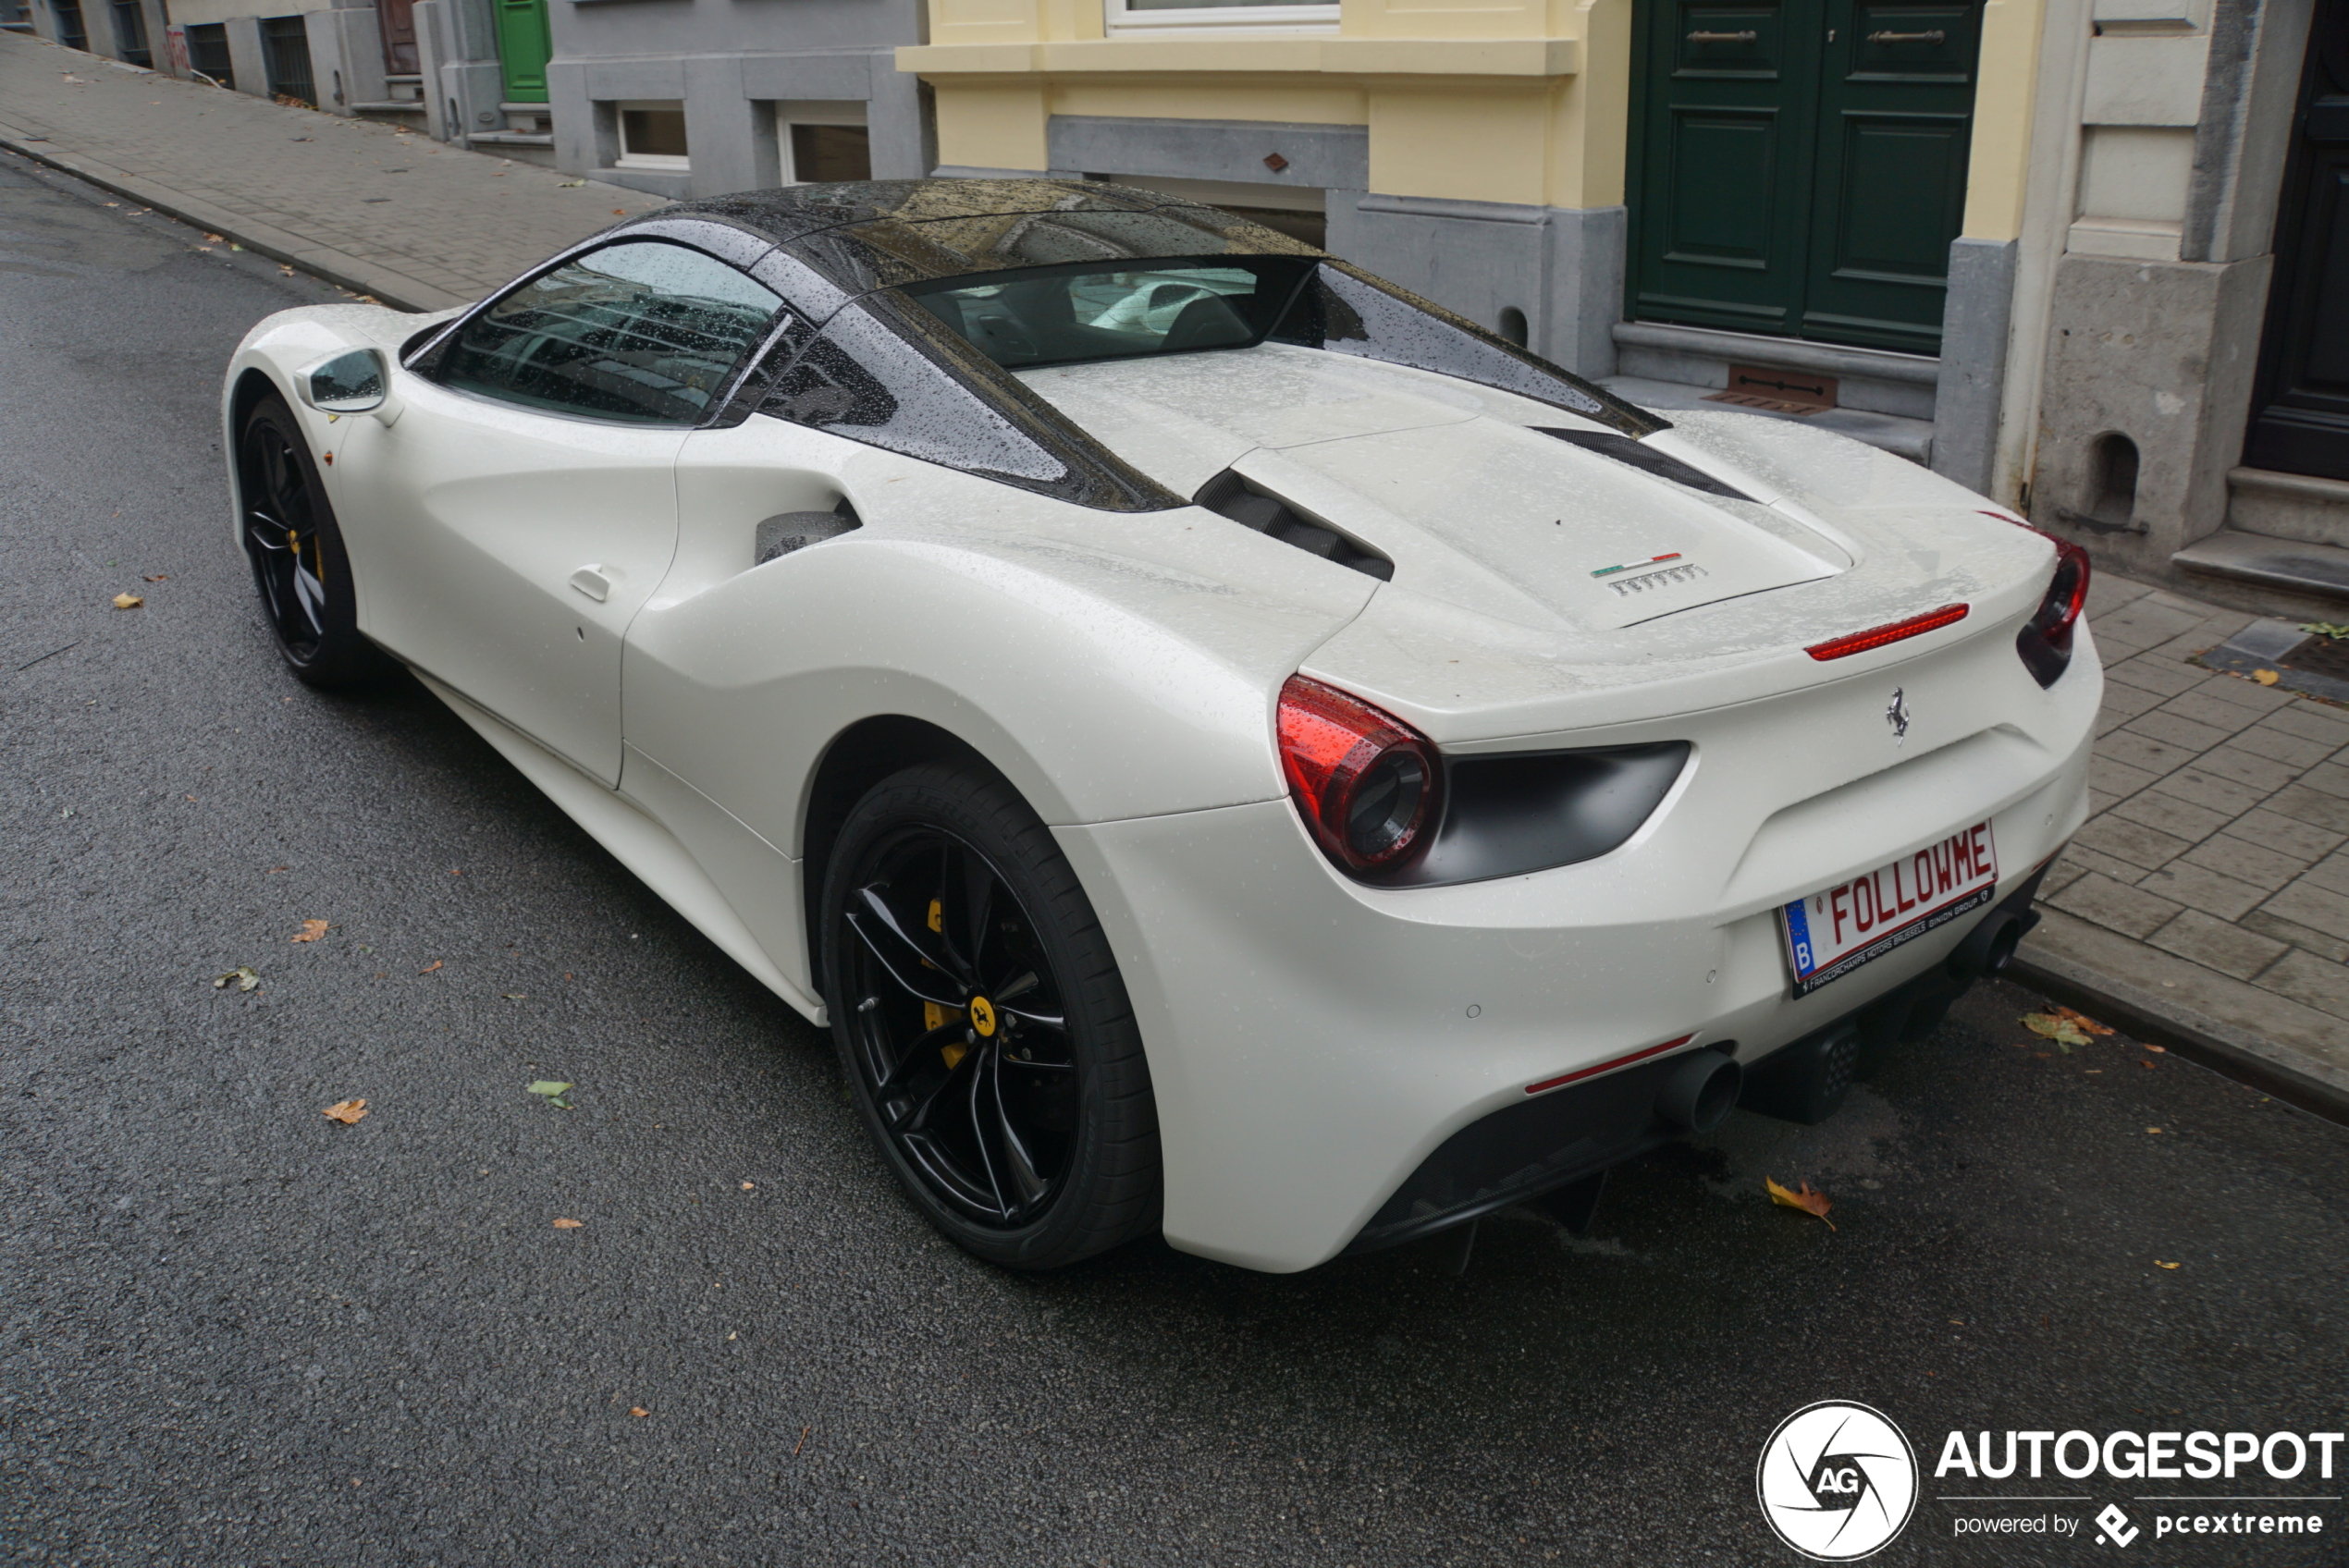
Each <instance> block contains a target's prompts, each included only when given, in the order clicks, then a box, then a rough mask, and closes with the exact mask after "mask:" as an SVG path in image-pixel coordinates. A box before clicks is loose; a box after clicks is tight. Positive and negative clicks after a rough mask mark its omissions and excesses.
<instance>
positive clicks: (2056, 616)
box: [1986, 512, 2088, 686]
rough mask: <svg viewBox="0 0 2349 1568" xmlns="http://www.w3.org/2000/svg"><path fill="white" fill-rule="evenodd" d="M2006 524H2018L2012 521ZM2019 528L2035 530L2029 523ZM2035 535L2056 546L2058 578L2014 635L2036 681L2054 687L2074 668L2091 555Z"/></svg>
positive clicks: (2046, 535)
mask: <svg viewBox="0 0 2349 1568" xmlns="http://www.w3.org/2000/svg"><path fill="white" fill-rule="evenodd" d="M1986 515H1987V516H1990V517H1998V515H1999V514H1998V513H1997V512H1990V513H1987V514H1986ZM2002 521H2007V522H2014V519H2012V518H2005V519H2003V520H2002ZM2015 526H2016V527H2018V528H2031V525H2030V524H2029V523H2027V522H2023V523H2016V524H2015ZM2031 532H2032V533H2038V534H2039V537H2040V538H2042V539H2045V540H2046V541H2047V542H2048V544H2050V545H2054V546H2055V548H2056V564H2055V576H2054V577H2052V578H2050V579H2049V580H2048V593H2047V596H2046V597H2045V598H2043V599H2041V600H2040V601H2039V607H2038V609H2037V610H2035V612H2033V614H2032V617H2031V619H2030V620H2029V621H2027V622H2025V623H2024V625H2023V630H2022V631H2018V632H2016V633H2015V634H2014V651H2015V653H2016V655H2018V656H2020V657H2021V658H2022V660H2023V668H2025V669H2027V670H2029V671H2030V672H2031V679H2032V680H2036V681H2037V682H2038V683H2039V684H2040V685H2042V686H2052V685H2054V684H2055V683H2056V681H2057V680H2058V679H2059V678H2060V676H2061V675H2062V674H2063V672H2064V671H2065V670H2066V669H2068V668H2071V666H2072V632H2073V631H2075V630H2076V629H2077V628H2078V627H2079V625H2080V616H2081V613H2082V612H2083V611H2085V609H2086V608H2087V607H2088V552H2087V551H2085V550H2084V549H2082V548H2081V547H2080V546H2079V545H2074V544H2072V543H2070V542H2068V541H2066V540H2062V539H2059V538H2057V537H2056V536H2055V535H2054V534H2052V533H2040V532H2039V530H2037V529H2035V528H2031Z"/></svg>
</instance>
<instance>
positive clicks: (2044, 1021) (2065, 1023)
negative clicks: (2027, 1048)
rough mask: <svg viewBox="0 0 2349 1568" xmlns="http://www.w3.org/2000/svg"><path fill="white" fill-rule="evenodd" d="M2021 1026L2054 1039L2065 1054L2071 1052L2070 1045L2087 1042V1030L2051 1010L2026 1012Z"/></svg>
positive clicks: (2067, 1054) (2083, 1044)
mask: <svg viewBox="0 0 2349 1568" xmlns="http://www.w3.org/2000/svg"><path fill="white" fill-rule="evenodd" d="M2023 1027H2024V1028H2025V1029H2028V1030H2030V1031H2031V1032H2032V1033H2033V1034H2034V1035H2040V1036H2042V1037H2044V1038H2046V1039H2049V1040H2052V1041H2054V1042H2055V1043H2056V1045H2057V1046H2058V1047H2060V1048H2061V1049H2062V1051H2063V1053H2064V1054H2065V1055H2066V1056H2069V1055H2071V1054H2072V1047H2074V1046H2085V1045H2086V1044H2088V1043H2089V1041H2088V1035H2087V1032H2086V1031H2085V1030H2084V1029H2082V1028H2081V1027H2080V1025H2078V1024H2077V1023H2073V1022H2072V1020H2070V1019H2069V1018H2061V1017H2058V1016H2057V1015H2056V1014H2055V1013H2052V1012H2026V1013H2024V1014H2023Z"/></svg>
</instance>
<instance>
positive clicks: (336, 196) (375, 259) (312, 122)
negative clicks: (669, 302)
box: [0, 33, 665, 311]
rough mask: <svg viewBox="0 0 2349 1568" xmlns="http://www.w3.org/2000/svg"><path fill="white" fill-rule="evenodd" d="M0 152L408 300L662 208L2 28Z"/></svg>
mask: <svg viewBox="0 0 2349 1568" xmlns="http://www.w3.org/2000/svg"><path fill="white" fill-rule="evenodd" d="M0 146H6V147H7V148H8V149H9V150H11V151H13V152H17V153H24V154H26V155H27V156H30V157H33V158H38V159H39V160H41V161H42V162H43V163H47V164H50V165H55V166H56V167H58V168H62V169H64V170H66V171H67V172H68V173H70V174H75V175H79V176H80V177H81V178H84V179H87V180H90V181H91V182H92V183H93V184H97V185H102V186H104V187H105V188H106V189H107V190H113V191H116V192H117V193H118V194H121V195H124V196H128V197H129V198H130V199H132V200H134V201H137V202H141V203H143V204H145V205H148V206H152V207H154V208H155V209H156V210H157V211H159V212H165V213H168V214H171V215H172V216H174V217H178V218H184V219H186V220H187V221H189V222H191V223H194V224H200V225H202V226H203V227H205V228H207V229H209V230H211V231H212V232H214V233H216V234H222V235H225V236H227V237H228V239H234V240H237V241H239V242H240V243H241V244H243V245H244V246H245V248H246V249H248V250H252V251H260V252H262V253H263V254H264V255H269V256H274V257H276V258H277V260H279V261H282V262H288V263H292V264H293V265H295V266H298V267H301V269H302V270H303V271H305V272H310V273H314V274H316V275H317V276H321V277H324V278H326V279H327V280H328V281H330V282H333V283H338V284H340V285H342V286H343V287H344V288H351V289H353V290H356V291H357V292H359V293H363V294H372V295H374V296H375V298H376V299H378V300H382V301H383V302H384V303H386V304H387V305H397V306H400V307H402V308H404V309H408V310H419V311H435V310H442V309H445V308H447V307H448V306H450V305H459V304H465V303H468V302H470V301H472V300H477V299H479V298H480V297H481V296H482V295H484V294H486V293H487V292H488V291H489V290H491V289H493V288H497V287H498V286H499V285H500V284H503V283H506V282H508V281H510V279H511V278H512V277H514V276H515V275H516V274H518V273H520V272H522V271H523V269H524V268H525V267H528V266H529V265H531V264H532V263H535V262H538V261H541V260H543V259H544V258H545V257H546V256H547V254H548V253H549V252H550V251H556V250H560V248H561V247H563V246H565V245H567V244H570V243H571V242H572V240H574V239H581V238H583V237H584V236H585V235H589V234H593V233H594V232H595V231H596V230H597V229H599V228H601V227H604V226H605V225H606V224H609V223H611V222H613V221H615V220H616V219H617V218H618V217H619V216H620V215H621V214H622V213H625V214H629V215H631V216H633V215H634V214H638V213H642V212H649V211H651V210H653V209H654V208H657V207H659V206H662V205H664V204H665V203H664V202H662V200H661V199H660V198H659V197H657V196H649V195H646V193H645V192H643V191H640V190H622V189H621V188H620V187H618V186H613V185H604V184H599V183H596V182H595V181H588V182H585V183H577V182H571V181H570V177H568V176H566V175H562V174H559V173H557V172H556V171H555V170H553V169H548V168H541V167H538V166H536V165H531V164H517V163H510V162H508V161H507V160H505V159H502V158H493V157H486V156H484V155H483V154H481V153H468V152H464V151H462V150H461V149H458V148H453V147H449V146H444V145H443V144H441V143H439V142H437V141H431V140H429V139H427V138H425V137H423V136H418V135H414V134H412V133H410V132H408V131H404V130H401V129H398V128H397V127H393V126H385V125H376V124H374V123H372V122H370V121H365V120H351V119H345V118H343V117H342V116H339V115H326V114H320V113H318V112H317V111H315V110H313V109H289V108H286V107H284V106H283V105H281V104H273V103H270V102H268V101H267V100H265V99H262V98H255V97H252V96H250V95H248V94H246V93H241V92H228V91H226V90H224V89H221V88H217V87H207V86H204V85H203V84H201V83H197V82H188V81H178V80H174V79H172V78H170V77H167V76H161V75H157V74H155V73H154V72H150V71H141V70H136V69H132V68H130V67H124V66H120V65H117V63H115V62H113V61H110V60H107V59H105V58H103V57H101V56H99V55H85V54H82V53H80V51H78V50H72V49H66V48H61V47H59V46H58V45H56V44H54V43H43V42H41V41H40V40H38V39H34V38H29V37H26V36H24V35H23V34H20V33H0Z"/></svg>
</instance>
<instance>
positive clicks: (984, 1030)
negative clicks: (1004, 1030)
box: [971, 997, 995, 1035]
mask: <svg viewBox="0 0 2349 1568" xmlns="http://www.w3.org/2000/svg"><path fill="white" fill-rule="evenodd" d="M971 1027H972V1028H974V1029H977V1030H978V1032H979V1033H980V1034H982V1035H992V1034H994V1033H995V1007H994V1004H993V1003H991V1002H990V1001H989V1000H988V999H987V998H985V997H973V998H971Z"/></svg>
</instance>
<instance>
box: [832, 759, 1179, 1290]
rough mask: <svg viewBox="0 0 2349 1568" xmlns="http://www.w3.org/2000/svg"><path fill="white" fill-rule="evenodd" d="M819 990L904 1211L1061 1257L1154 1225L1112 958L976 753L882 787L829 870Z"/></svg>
mask: <svg viewBox="0 0 2349 1568" xmlns="http://www.w3.org/2000/svg"><path fill="white" fill-rule="evenodd" d="M823 909H824V912H825V920H824V938H825V940H824V954H825V969H826V974H825V982H826V985H825V994H826V996H827V997H828V998H830V1010H831V1015H832V1033H833V1037H834V1039H835V1041H836V1042H837V1044H838V1045H839V1047H840V1052H841V1058H842V1064H843V1065H844V1067H845V1068H846V1070H847V1072H848V1078H849V1082H850V1084H852V1085H853V1086H854V1089H855V1098H856V1106H857V1109H858V1111H859V1112H860V1113H861V1114H862V1115H863V1117H864V1119H865V1124H866V1127H867V1130H868V1131H869V1132H870V1133H872V1135H873V1139H874V1142H875V1143H876V1144H878V1145H879V1147H880V1150H881V1153H882V1155H883V1156H884V1157H885V1158H887V1159H888V1160H889V1163H890V1165H891V1168H892V1170H894V1171H895V1173H896V1176H897V1179H898V1182H899V1183H900V1185H902V1186H903V1187H904V1190H905V1193H906V1195H907V1196H908V1197H910V1198H911V1199H912V1200H913V1202H914V1204H915V1205H916V1207H919V1208H920V1209H921V1210H922V1211H923V1213H925V1214H926V1215H928V1216H929V1219H930V1220H931V1221H932V1223H934V1224H936V1225H937V1226H938V1227H939V1229H941V1231H945V1232H946V1233H947V1235H949V1236H951V1237H953V1240H954V1241H955V1242H957V1243H960V1244H961V1245H962V1246H964V1247H965V1248H966V1249H967V1250H969V1251H970V1252H972V1253H975V1254H977V1255H978V1256H980V1257H983V1258H986V1259H988V1260H989V1261H990V1262H993V1263H998V1264H1002V1265H1005V1266H1008V1267H1011V1268H1060V1267H1062V1266H1064V1265H1066V1264H1070V1263H1074V1262H1076V1260H1078V1259H1079V1258H1083V1257H1087V1256H1091V1255H1092V1254H1094V1253H1097V1252H1101V1251H1102V1250H1104V1249H1106V1248H1109V1247H1113V1246H1115V1245H1117V1244H1118V1243H1122V1242H1125V1241H1128V1240H1131V1239H1132V1238H1133V1237H1135V1236H1138V1235H1140V1234H1143V1233H1144V1232H1146V1231H1150V1230H1153V1229H1155V1228H1156V1227H1157V1224H1158V1217H1159V1187H1158V1176H1159V1155H1158V1121H1157V1113H1156V1110H1155V1109H1154V1107H1153V1104H1152V1101H1151V1097H1150V1071H1149V1068H1148V1067H1147V1066H1146V1065H1145V1063H1144V1060H1143V1057H1142V1044H1141V1036H1140V1035H1139V1033H1138V1030H1137V1029H1136V1027H1135V1024H1134V1018H1133V1012H1132V1010H1131V1008H1130V1006H1129V1005H1128V1003H1127V1001H1126V997H1125V985H1124V982H1123V981H1122V980H1120V978H1119V976H1118V972H1117V963H1116V961H1115V959H1113V957H1112V956H1111V953H1110V949H1109V942H1108V939H1107V937H1104V936H1103V934H1102V932H1101V925H1100V923H1099V921H1098V920H1096V919H1095V918H1094V914H1093V910H1092V906H1091V903H1090V902H1089V901H1088V900H1087V899H1086V897H1085V892H1084V889H1083V888H1081V887H1079V886H1078V885H1077V881H1076V873H1075V871H1074V870H1073V869H1072V868H1071V867H1070V865H1069V864H1068V861H1067V859H1066V858H1065V857H1064V856H1063V855H1062V853H1061V852H1060V848H1059V846H1058V845H1057V844H1055V843H1054V842H1053V841H1052V834H1051V832H1050V831H1049V830H1048V829H1047V828H1046V827H1044V825H1043V823H1042V822H1041V821H1040V820H1039V819H1038V817H1037V816H1036V814H1035V813H1034V812H1033V811H1031V810H1030V809H1029V808H1028V806H1027V802H1024V801H1022V800H1021V799H1020V798H1019V796H1018V795H1017V794H1016V793H1015V792H1014V791H1013V790H1011V789H1010V788H1009V787H1008V786H1007V785H1005V784H1004V783H1003V782H1002V780H1001V779H999V778H994V777H993V776H992V775H990V774H989V773H987V772H985V771H984V770H982V769H980V768H978V767H977V766H956V765H926V766H920V767H916V768H909V769H907V770H906V771H905V772H904V773H900V774H898V775H896V776H894V777H893V778H889V779H886V780H884V781H883V782H882V783H881V784H879V786H878V787H876V788H875V789H874V790H873V791H872V792H871V793H870V794H868V795H867V796H866V797H865V799H864V800H863V801H862V802H859V803H858V804H857V806H856V808H855V810H854V811H853V812H851V813H850V815H849V818H848V821H847V822H846V823H845V824H844V825H843V826H842V831H841V836H840V839H839V840H838V846H837V848H836V850H835V851H834V853H833V855H832V859H831V866H830V874H829V876H827V877H826V881H825V893H824V902H823Z"/></svg>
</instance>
